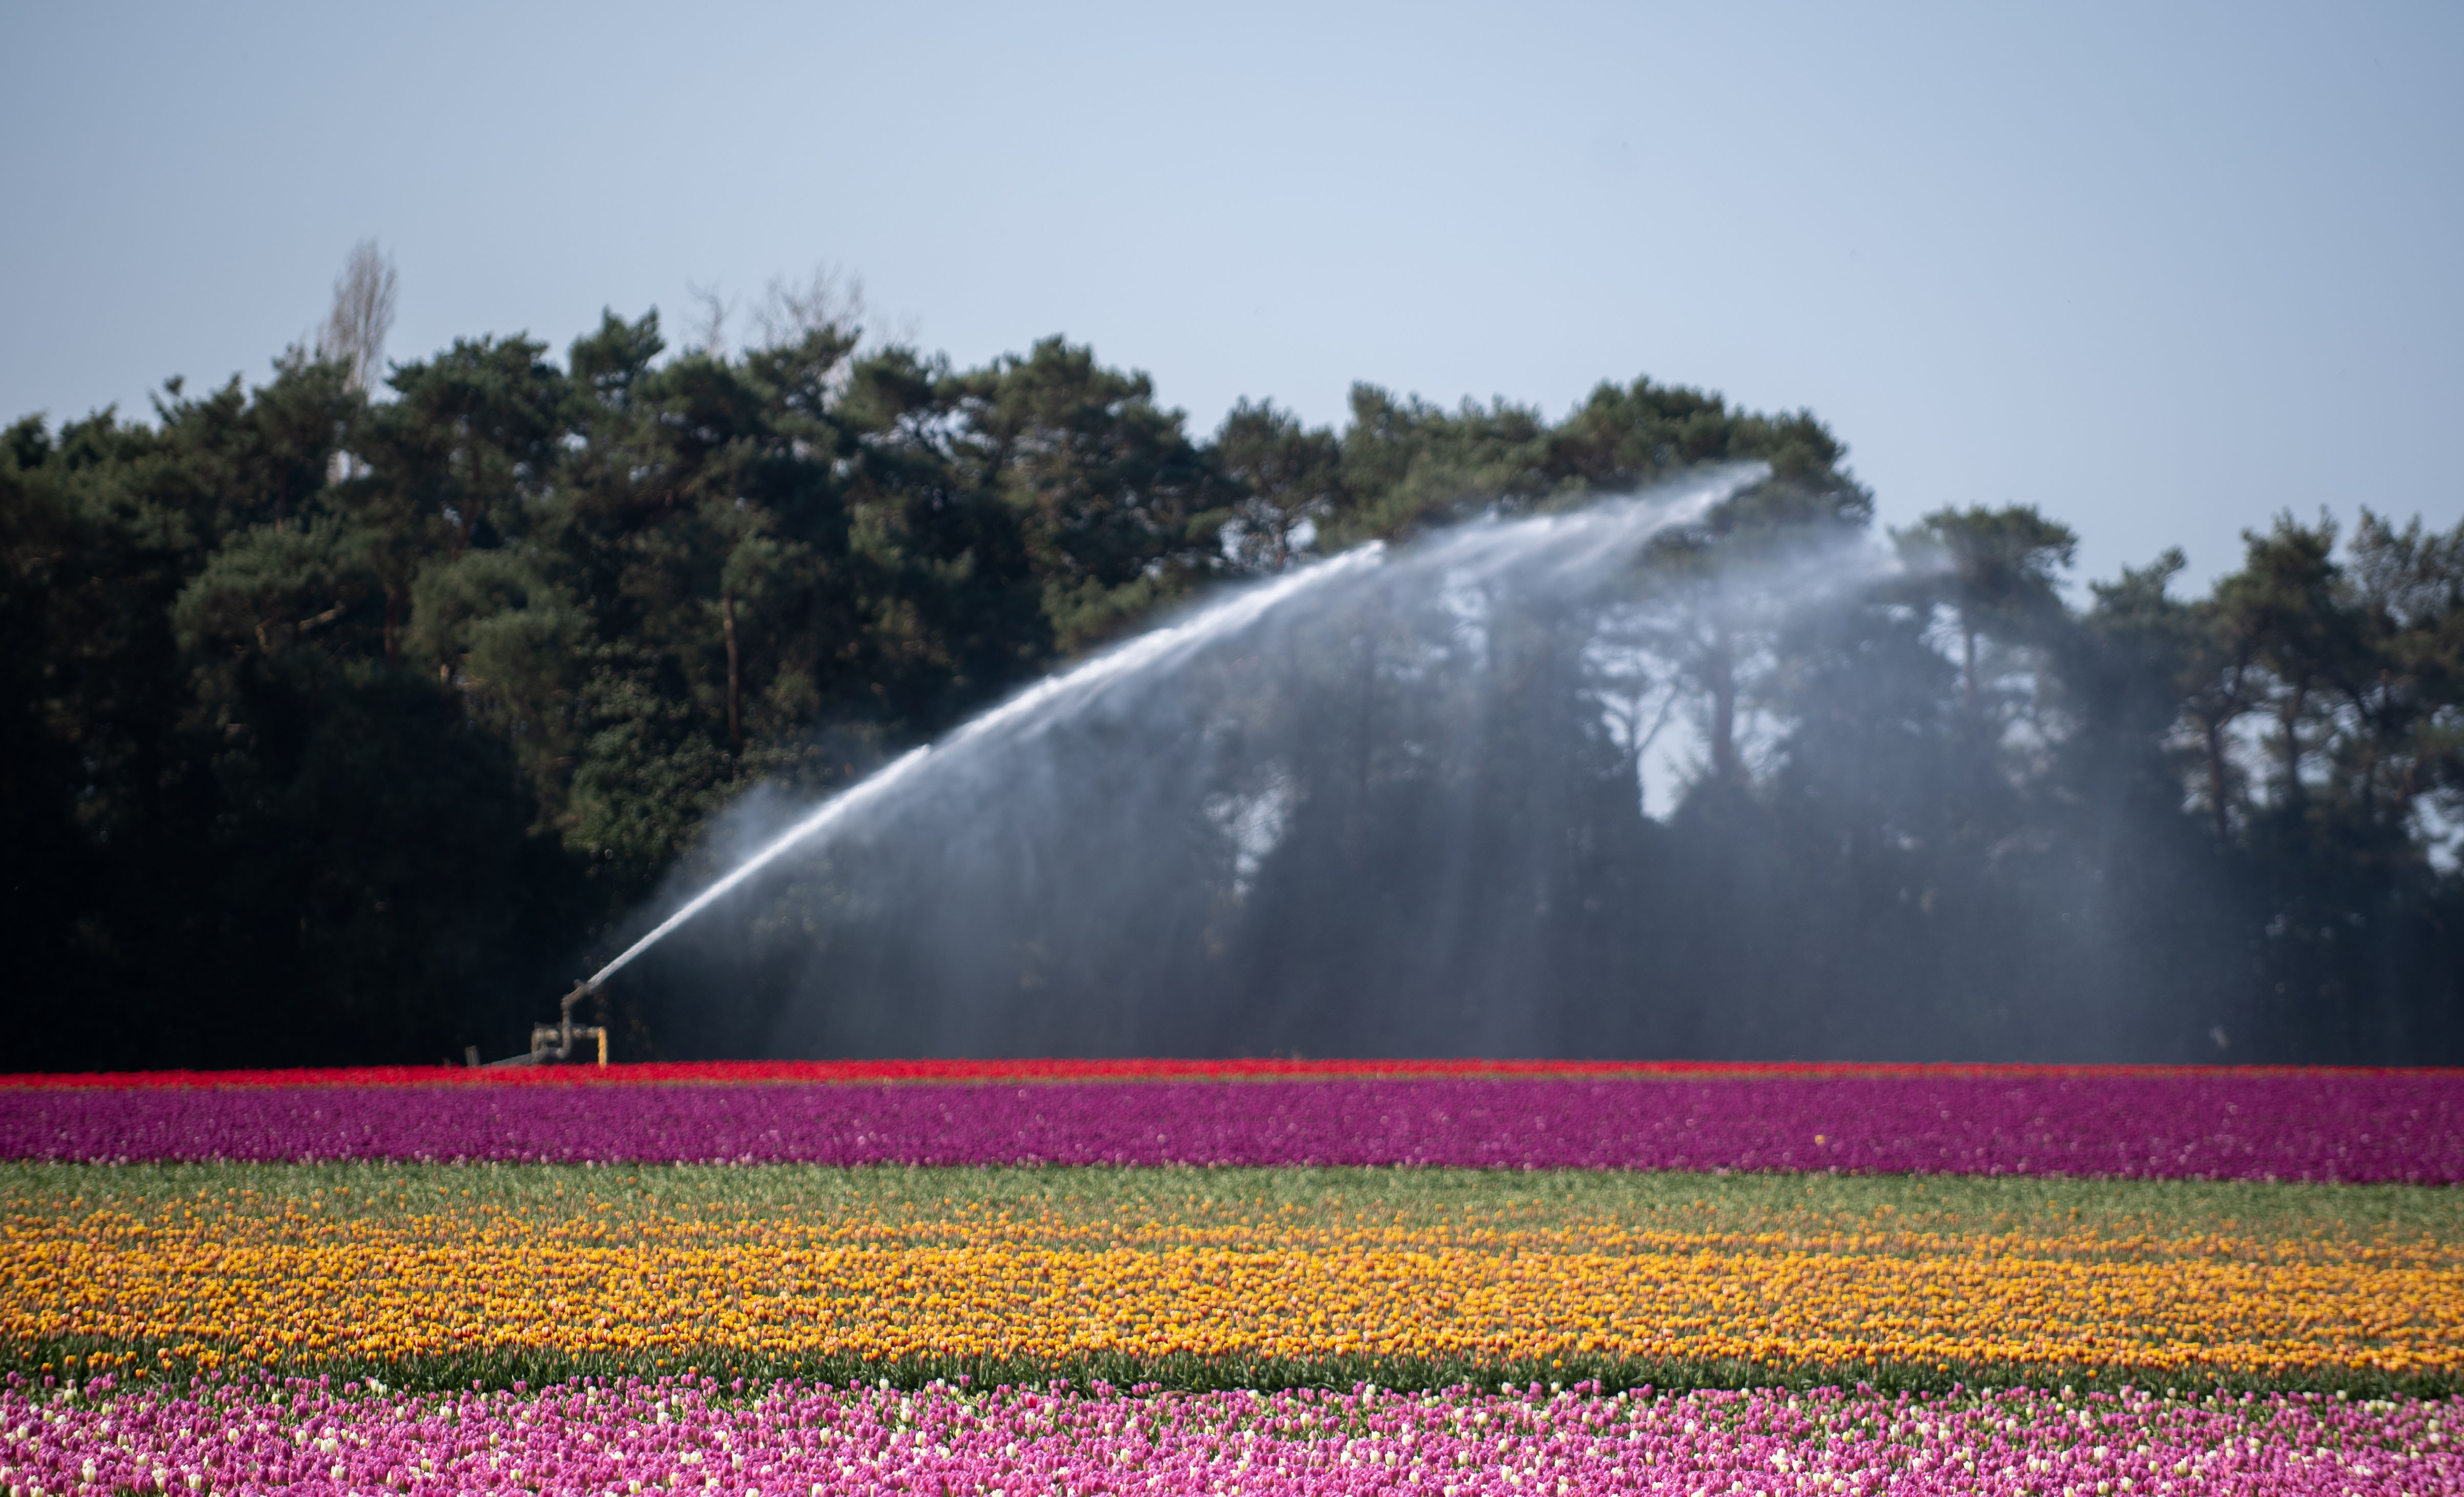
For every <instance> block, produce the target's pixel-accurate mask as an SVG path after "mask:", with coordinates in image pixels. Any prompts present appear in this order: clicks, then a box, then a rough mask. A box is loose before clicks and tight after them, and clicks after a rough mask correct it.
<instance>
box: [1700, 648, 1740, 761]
mask: <svg viewBox="0 0 2464 1497" xmlns="http://www.w3.org/2000/svg"><path fill="white" fill-rule="evenodd" d="M1705 665H1706V667H1707V668H1706V670H1705V674H1706V675H1707V676H1709V678H1710V687H1711V777H1712V778H1713V779H1715V780H1717V781H1719V782H1720V783H1721V784H1723V785H1734V784H1737V783H1739V782H1740V781H1742V780H1743V779H1744V778H1745V774H1744V766H1743V765H1742V764H1741V763H1739V761H1738V757H1737V662H1736V646H1735V643H1734V641H1733V640H1730V639H1729V638H1728V632H1727V630H1725V629H1723V630H1721V631H1720V632H1719V634H1718V635H1717V636H1716V637H1715V641H1714V643H1713V644H1712V646H1711V653H1710V657H1709V659H1708V660H1707V661H1706V662H1705Z"/></svg>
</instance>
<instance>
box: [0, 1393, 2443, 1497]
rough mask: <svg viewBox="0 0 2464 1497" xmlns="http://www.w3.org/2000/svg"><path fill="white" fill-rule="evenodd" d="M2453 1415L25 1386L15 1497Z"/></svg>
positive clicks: (1979, 1468)
mask: <svg viewBox="0 0 2464 1497" xmlns="http://www.w3.org/2000/svg"><path fill="white" fill-rule="evenodd" d="M2455 1417H2456V1410H2455V1408H2454V1407H2453V1405H2450V1404H2446V1403H2443V1402H2419V1401H2410V1400H2407V1401H2397V1402H2384V1403H2373V1404H2367V1405H2365V1404H2360V1403H2345V1402H2338V1401H2334V1400H2331V1399H2318V1398H2301V1397H2274V1398H2260V1399H2248V1398H2242V1399H2219V1398H2209V1399H2171V1398H2157V1397H2151V1396H2148V1395H2146V1394H2139V1393H2132V1394H2124V1395H2122V1396H2118V1397H2108V1396H2101V1395H2090V1396H2087V1397H2084V1398H2073V1397H2068V1396H2063V1395H2056V1394H2046V1393H2028V1392H2016V1391H2012V1392H2003V1393H1998V1394H1990V1395H1981V1396H1974V1395H1971V1396H1966V1397H1947V1398H1936V1399H1926V1398H1909V1397H1899V1398H1890V1397H1883V1396H1878V1395H1874V1394H1869V1393H1859V1392H1841V1391H1822V1392H1816V1393H1812V1394H1803V1395H1794V1394H1773V1393H1742V1394H1731V1393H1695V1394H1691V1395H1687V1396H1683V1397H1653V1396H1650V1395H1648V1394H1645V1395H1642V1396H1635V1397H1629V1396H1616V1397H1595V1396H1590V1394H1589V1390H1585V1389H1580V1388H1577V1389H1573V1390H1567V1391H1564V1392H1559V1393H1555V1394H1553V1395H1551V1394H1544V1393H1543V1392H1542V1391H1541V1389H1540V1388H1539V1387H1538V1386H1537V1385H1536V1384H1535V1385H1532V1386H1530V1387H1529V1388H1528V1389H1526V1390H1524V1391H1522V1392H1519V1393H1517V1392H1505V1391H1502V1392H1500V1393H1495V1394H1488V1393H1475V1392H1472V1391H1470V1390H1468V1389H1454V1390H1449V1391H1446V1392H1443V1393H1437V1394H1427V1395H1420V1396H1398V1395H1396V1394H1392V1393H1383V1392H1380V1391H1378V1390H1376V1389H1374V1388H1368V1387H1355V1388H1353V1390H1352V1391H1351V1392H1349V1393H1336V1392H1318V1391H1311V1390H1299V1391H1290V1392H1284V1393H1278V1394H1272V1395H1261V1394H1256V1393H1217V1394H1204V1395H1178V1396H1177V1395H1170V1394H1163V1395H1154V1394H1147V1393H1144V1392H1143V1390H1132V1391H1131V1392H1128V1393H1122V1392H1117V1391H1112V1390H1108V1389H1097V1390H1090V1391H1089V1392H1087V1393H1084V1394H1080V1393H1074V1392H1071V1391H1068V1390H1067V1389H1065V1388H1060V1387H1051V1388H1042V1389H1003V1390H1000V1391H997V1392H993V1393H988V1394H976V1393H973V1392H971V1391H969V1390H964V1389H959V1388H955V1387H949V1386H935V1387H931V1388H926V1389H923V1390H920V1391H918V1392H914V1393H901V1392H892V1391H889V1390H885V1389H877V1388H860V1389H859V1388H850V1389H836V1388H831V1387H826V1386H820V1387H817V1386H811V1385H799V1384H792V1383H791V1384H778V1385H772V1386H769V1387H766V1388H758V1389H755V1390H753V1391H751V1392H746V1391H744V1390H743V1389H742V1388H741V1387H740V1385H739V1386H736V1387H727V1386H722V1385H720V1384H719V1383H717V1382H716V1381H715V1380H712V1379H708V1378H696V1379H690V1380H687V1379H659V1380H644V1379H630V1378H627V1379H613V1380H589V1381H585V1382H579V1383H574V1384H568V1385H563V1386H559V1387H555V1388H550V1389H547V1390H544V1391H543V1392H540V1393H538V1394H515V1393H510V1392H508V1393H498V1394H495V1395H481V1394H476V1393H462V1394H448V1395H425V1396H405V1395H401V1394H394V1393H388V1392H385V1391H384V1390H382V1389H376V1388H369V1387H363V1386H361V1385H357V1384H352V1385H346V1386H343V1387H339V1388H337V1387H334V1386H331V1385H330V1384H329V1383H327V1382H323V1381H300V1380H292V1381H289V1382H284V1383H274V1382H229V1383H225V1382H200V1383H199V1384H198V1385H196V1386H195V1387H193V1388H191V1389H190V1390H188V1391H187V1393H185V1394H181V1395H164V1396H130V1395H125V1394H120V1393H118V1392H116V1391H113V1390H107V1389H106V1390H103V1391H101V1392H99V1394H98V1391H97V1390H96V1388H94V1387H93V1386H89V1387H88V1388H87V1389H85V1390H83V1391H82V1392H81V1393H79V1394H78V1395H77V1396H74V1397H69V1396H64V1395H62V1394H59V1393H55V1392H52V1391H50V1390H47V1389H42V1388H36V1387H32V1386H27V1385H23V1384H12V1385H11V1386H10V1387H8V1388H7V1389H6V1390H5V1391H0V1485H5V1486H7V1487H8V1488H9V1489H11V1490H22V1491H28V1492H36V1493H46V1494H49V1493H59V1492H68V1491H73V1490H118V1491H136V1490H143V1491H170V1492H179V1491H190V1490H202V1491H211V1492H233V1493H253V1492H275V1491H282V1492H299V1493H311V1494H317V1493H328V1492H332V1493H344V1492H351V1493H359V1492H371V1491H378V1492H400V1491H422V1490H435V1491H468V1492H482V1491H486V1492H496V1491H503V1492H512V1491H523V1492H539V1493H547V1494H564V1493H574V1494H581V1493H592V1494H599V1493H635V1492H642V1491H666V1490H670V1489H675V1488H681V1489H685V1490H691V1491H701V1490H706V1489H711V1488H717V1489H720V1490H724V1491H728V1492H731V1493H739V1492H740V1493H744V1494H746V1497H756V1494H767V1497H831V1494H839V1493H877V1492H884V1491H907V1492H923V1493H940V1494H948V1497H955V1494H961V1493H963V1494H974V1497H983V1494H994V1493H998V1494H1001V1497H1043V1494H1047V1493H1049V1494H1056V1497H1057V1494H1061V1493H1073V1494H1079V1493H1122V1494H1129V1493H1137V1494H1154V1497H1171V1494H1176V1493H1201V1492H1203V1493H1214V1492H1222V1491H1241V1492H1251V1493H1259V1494H1264V1497H1272V1494H1279V1493H1301V1492H1309V1493H1369V1492H1391V1493H1429V1494H1432V1497H1436V1494H1441V1493H1442V1494H1449V1497H1491V1494H1494V1497H1508V1494H1511V1497H1532V1494H1535V1493H1549V1494H1560V1497H1562V1494H1570V1493H1613V1492H1634V1493H1660V1494H1662V1497H1665V1494H1667V1493H1670V1492H1680V1493H1691V1492H1721V1493H1737V1494H1741V1497H1742V1494H1749V1493H1750V1494H1779V1493H1787V1494H1790V1497H1797V1494H1804V1493H1815V1492H1819V1493H1828V1494H1838V1497H1872V1494H1877V1493H1882V1492H1889V1493H1892V1494H1894V1497H1930V1494H1934V1493H1950V1492H1962V1493H1976V1492H1983V1493H1995V1494H2013V1497H2016V1494H2041V1497H2052V1494H2057V1493H2063V1494H2071V1497H2079V1494H2084V1493H2128V1494H2131V1497H2167V1494H2171V1493H2185V1494H2187V1493H2190V1492H2198V1493H2202V1494H2209V1493H2213V1494H2218V1497H2314V1494H2315V1497H2394V1494H2399V1493H2402V1494H2411V1497H2418V1494H2422V1493H2431V1492H2442V1491H2457V1490H2464V1461H2459V1459H2458V1457H2457V1456H2456V1454H2455V1452H2454V1450H2453V1432H2452V1425H2453V1421H2454V1419H2455Z"/></svg>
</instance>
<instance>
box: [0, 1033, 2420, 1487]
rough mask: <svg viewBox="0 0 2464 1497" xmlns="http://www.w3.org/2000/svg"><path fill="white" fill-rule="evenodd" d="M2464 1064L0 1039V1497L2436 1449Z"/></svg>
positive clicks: (1735, 1480)
mask: <svg viewBox="0 0 2464 1497" xmlns="http://www.w3.org/2000/svg"><path fill="white" fill-rule="evenodd" d="M2458 1182H2464V1075H2455V1074H2445V1073H2424V1072H2392V1073H2372V1072H2333V1071H2311V1072H2302V1071H2223V1070H2196V1071H2193V1070H2181V1071H2167V1070H2154V1069H2128V1070H2124V1069H2110V1070H2102V1069H2053V1068H2016V1067H2013V1068H1926V1067H1807V1066H1800V1067H1712V1066H1676V1065H1664V1066H1606V1065H1555V1064H1537V1063H1533V1064H1485V1063H1483V1064H1472V1063H1429V1064H1407V1063H1351V1064H1339V1063H1323V1062H1288V1061H1287V1062H1246V1063H1242V1062H1232V1063H1152V1062H1150V1063H1139V1062H1084V1063H1071V1062H1024V1063H990V1062H986V1063H943V1064H935V1063H912V1064H898V1065H893V1064H886V1063H854V1062H850V1063H844V1064H834V1065H761V1066H750V1065H747V1066H702V1067H686V1066H665V1067H650V1066H641V1067H613V1068H608V1069H606V1070H604V1071H603V1070H599V1069H596V1068H572V1069H558V1070H541V1071H535V1072H515V1073H506V1072H472V1071H449V1070H443V1069H439V1070H433V1071H418V1070H408V1069H403V1070H382V1071H364V1072H327V1073H288V1074H286V1073H229V1074H169V1073H165V1074H133V1075H114V1076H82V1077H55V1076H40V1077H37V1076H24V1077H0V1233H5V1236H0V1373H4V1374H5V1381H6V1386H5V1388H0V1489H5V1490H6V1491H7V1492H8V1493H9V1494H10V1497H21V1494H23V1493H30V1492H37V1491H39V1492H43V1493H46V1494H50V1493H59V1492H73V1491H93V1492H98V1493H99V1492H110V1491H121V1490H145V1491H154V1490H193V1491H217V1492H221V1491H231V1492H238V1491H266V1492H271V1491H276V1490H295V1489H297V1490H317V1491H334V1492H356V1493H379V1492H387V1493H396V1492H408V1491H434V1492H446V1491H500V1492H558V1493H564V1492H572V1493H583V1492H593V1493H598V1492H604V1493H624V1494H630V1493H636V1492H641V1491H645V1490H693V1491H709V1490H716V1491H725V1492H730V1493H745V1492H761V1493H768V1494H770V1497H778V1494H780V1493H800V1494H820V1493H837V1492H857V1491H867V1492H869V1491H913V1492H928V1493H937V1494H945V1497H946V1494H952V1493H975V1494H983V1493H993V1492H999V1493H1001V1494H1002V1497H1019V1494H1023V1493H1078V1492H1118V1493H1147V1492H1153V1493H1181V1492H1260V1493H1286V1492H1302V1491H1310V1492H1317V1491H1326V1492H1370V1491H1391V1492H1430V1493H1441V1494H1448V1493H1450V1494H1455V1497H1469V1494H1473V1493H1491V1492H1496V1493H1505V1492H1514V1493H1532V1492H1558V1493H1562V1492H1577V1491H1632V1492H1647V1493H1657V1494H1661V1497H1713V1494H1717V1493H1765V1494H1774V1497H1775V1494H1779V1493H1842V1494H1844V1493H1851V1492H1854V1493H1862V1494H1881V1493H1910V1494H1925V1493H1933V1492H1953V1491H1975V1492H1992V1493H2012V1494H2017V1493H2028V1494H2035V1497H2057V1494H2058V1497H2088V1494H2091V1493H2094V1494H2097V1497H2111V1494H2113V1493H2117V1492H2128V1493H2133V1494H2140V1493H2148V1492H2155V1493H2165V1494H2169V1493H2175V1492H2179V1493H2185V1494H2187V1493H2192V1492H2201V1493H2204V1492H2251V1493H2338V1494H2341V1493H2355V1494H2360V1493H2391V1492H2408V1493H2410V1492H2435V1491H2458V1492H2464V1458H2459V1457H2458V1456H2456V1455H2455V1454H2454V1453H2453V1450H2452V1449H2451V1446H2452V1444H2453V1443H2454V1442H2455V1440H2456V1439H2457V1438H2458V1432H2457V1430H2456V1429H2455V1427H2454V1426H2455V1422H2456V1419H2457V1416H2458V1415H2459V1414H2464V1405H2459V1404H2458V1403H2456V1402H2455V1401H2454V1400H2455V1399H2456V1397H2457V1396H2458V1395H2459V1394H2464V1206H2460V1205H2459V1203H2464V1192H2459V1191H2458V1190H2457V1189H2456V1188H2455V1187H2456V1185H2457V1183H2458Z"/></svg>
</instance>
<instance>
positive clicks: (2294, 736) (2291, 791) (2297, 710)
mask: <svg viewBox="0 0 2464 1497" xmlns="http://www.w3.org/2000/svg"><path fill="white" fill-rule="evenodd" d="M2309 700H2310V688H2309V685H2308V684H2307V683H2300V684H2297V685H2295V686H2294V688H2293V690H2292V693H2291V694H2290V695H2288V696H2287V697H2286V698H2285V699H2284V709H2283V711H2282V712H2281V713H2280V714H2279V716H2278V721H2279V722H2280V723H2281V724H2282V726H2283V728H2284V804H2285V805H2286V806H2288V807H2290V806H2299V804H2301V800H2302V794H2301V709H2302V707H2303V706H2305V705H2308V703H2309Z"/></svg>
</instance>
